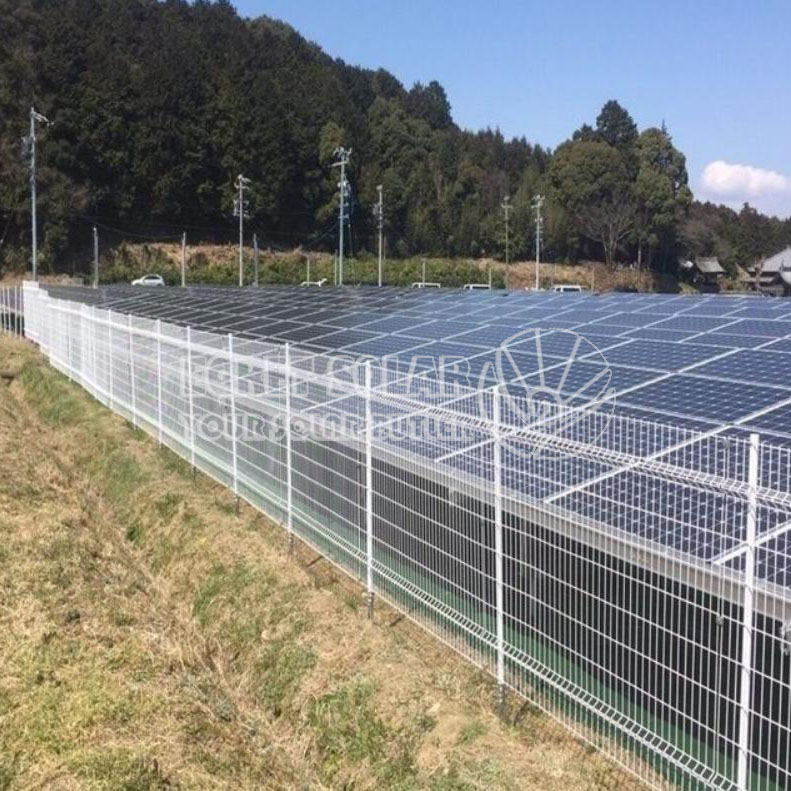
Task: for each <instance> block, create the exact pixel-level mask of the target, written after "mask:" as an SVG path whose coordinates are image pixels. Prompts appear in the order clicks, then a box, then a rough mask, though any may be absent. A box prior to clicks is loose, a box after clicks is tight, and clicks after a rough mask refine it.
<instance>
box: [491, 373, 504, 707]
mask: <svg viewBox="0 0 791 791" xmlns="http://www.w3.org/2000/svg"><path fill="white" fill-rule="evenodd" d="M492 418H493V423H494V446H493V448H492V454H493V458H492V462H493V463H492V475H493V478H494V481H493V482H494V503H493V505H494V514H493V516H494V587H495V623H496V625H495V629H496V636H495V637H496V646H497V707H498V709H499V711H500V713H501V714H502V713H503V709H504V706H505V628H504V621H505V618H504V612H503V611H504V602H503V599H504V597H503V489H502V486H503V447H502V436H501V426H500V423H501V419H502V416H501V414H500V388H499V387H495V388H494V389H493V390H492Z"/></svg>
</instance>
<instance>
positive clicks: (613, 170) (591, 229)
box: [550, 141, 634, 266]
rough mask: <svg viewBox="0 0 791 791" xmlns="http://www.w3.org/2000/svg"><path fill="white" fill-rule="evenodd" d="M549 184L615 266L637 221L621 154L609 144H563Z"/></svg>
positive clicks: (630, 186)
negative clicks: (620, 249)
mask: <svg viewBox="0 0 791 791" xmlns="http://www.w3.org/2000/svg"><path fill="white" fill-rule="evenodd" d="M550 183H551V185H552V189H553V192H554V195H555V197H556V199H557V200H558V202H559V203H560V205H561V206H562V207H563V208H564V209H565V210H566V211H567V212H568V214H569V216H570V217H571V219H572V222H573V223H574V225H575V226H576V228H577V229H578V230H579V232H580V233H582V234H583V235H584V236H586V237H587V238H588V239H591V240H592V241H595V242H598V243H599V244H601V246H602V249H603V250H604V258H605V261H606V262H607V264H608V265H610V266H612V265H613V264H614V263H615V256H616V252H617V250H618V247H619V245H620V244H621V243H622V241H623V240H624V239H625V238H626V237H627V236H628V234H629V232H630V231H631V229H632V226H633V223H634V204H633V196H632V185H631V182H630V180H629V174H628V171H627V168H626V165H625V163H624V158H623V157H622V155H621V153H620V152H619V151H618V150H617V149H616V148H614V147H613V146H611V145H609V144H607V143H601V142H585V141H582V142H569V143H564V144H563V145H561V146H560V147H559V148H558V150H557V151H556V153H555V157H554V159H553V161H552V165H551V167H550Z"/></svg>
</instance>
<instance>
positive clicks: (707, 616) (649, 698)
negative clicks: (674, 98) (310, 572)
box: [2, 284, 791, 791]
mask: <svg viewBox="0 0 791 791" xmlns="http://www.w3.org/2000/svg"><path fill="white" fill-rule="evenodd" d="M2 304H5V303H2ZM24 319H25V321H24V327H25V334H26V335H27V337H29V338H31V339H32V340H34V341H35V342H37V343H38V344H39V346H40V348H41V349H42V351H43V352H44V353H45V354H46V355H47V356H48V358H49V360H50V362H51V364H52V365H53V366H54V367H55V368H57V369H58V370H60V371H62V372H63V373H64V374H65V375H67V376H69V377H70V378H71V379H73V380H74V381H75V382H77V383H79V384H80V385H81V386H83V387H84V388H85V389H87V390H88V391H89V392H90V393H92V394H93V395H94V396H95V397H96V398H97V399H98V400H99V401H101V402H102V403H103V404H105V405H107V406H108V407H110V408H111V409H113V410H115V411H116V412H118V413H119V414H121V415H123V416H124V417H126V418H127V419H128V420H130V421H131V422H133V423H134V424H135V425H136V426H137V427H139V428H140V429H142V430H144V431H146V432H148V433H149V434H150V435H151V436H152V437H154V438H155V439H156V440H157V441H158V442H160V443H161V444H163V445H167V446H168V447H170V448H171V449H172V450H173V451H174V452H176V453H177V454H179V455H180V456H181V457H183V458H185V459H187V460H188V461H189V462H190V463H191V464H192V465H193V466H194V467H196V468H199V469H200V470H202V471H203V472H205V473H206V474H207V475H209V476H211V477H212V478H214V479H216V480H217V481H220V482H221V483H222V484H224V485H226V486H228V487H229V488H230V489H231V490H232V491H233V493H234V494H235V495H236V496H237V497H238V498H240V499H243V500H245V501H247V502H249V503H250V504H252V505H253V506H255V507H256V508H258V509H260V510H261V511H263V512H264V513H266V514H268V515H269V516H270V517H271V518H272V519H274V520H276V521H279V522H280V523H281V524H282V525H283V526H284V528H285V529H286V530H287V532H288V534H289V536H290V537H294V536H298V537H299V538H300V539H302V540H303V541H305V542H306V543H308V544H310V545H311V546H312V547H314V548H315V549H316V550H317V551H319V552H321V553H322V554H323V555H324V556H325V557H327V558H328V559H329V560H330V561H332V562H333V563H335V564H336V565H337V566H339V567H340V568H341V569H342V570H343V571H345V572H346V573H348V574H350V575H352V576H353V577H355V578H356V579H358V580H359V581H360V582H361V583H362V585H363V586H364V587H365V590H366V594H367V597H368V603H369V609H372V608H373V606H374V597H381V598H382V599H384V600H386V601H387V602H389V603H390V604H391V605H393V606H394V607H396V608H398V609H399V610H400V611H401V612H403V613H404V614H405V615H406V616H407V617H409V618H411V619H412V620H414V621H416V622H417V623H419V624H421V625H422V626H423V627H425V628H427V629H429V630H430V631H431V632H432V633H433V634H435V635H436V636H437V637H438V638H439V639H440V640H442V641H444V642H445V643H446V644H448V645H449V646H451V647H452V648H453V649H455V650H456V651H458V652H459V653H460V654H462V655H463V656H464V657H465V658H467V659H468V660H469V661H471V662H474V663H475V664H476V665H478V666H480V667H482V668H484V669H486V670H487V671H488V672H490V673H491V674H492V675H493V677H494V678H495V679H496V681H497V684H498V688H499V689H500V691H501V692H502V691H504V690H506V689H511V690H513V691H514V692H516V693H518V694H519V695H522V696H524V697H525V698H527V699H529V700H531V701H532V702H533V703H534V704H536V705H537V706H539V707H541V708H542V709H544V710H546V711H547V712H549V713H550V714H551V715H552V716H554V717H556V718H557V719H559V720H560V721H562V722H563V723H564V724H566V725H567V726H568V727H569V728H570V729H572V730H573V731H574V732H576V733H577V734H579V735H580V736H581V737H582V738H584V739H586V740H588V741H590V742H591V743H592V744H594V745H596V746H597V747H599V748H600V749H602V750H603V751H604V752H606V753H607V754H608V755H610V756H611V757H612V758H613V759H615V760H616V761H618V762H619V763H620V764H621V765H623V766H624V767H626V768H627V769H628V770H629V771H631V772H633V773H634V774H636V775H637V776H638V777H640V778H642V779H643V780H644V781H645V782H646V783H647V784H648V785H650V786H653V787H656V788H674V787H681V788H695V789H698V788H717V789H735V790H737V791H746V789H752V790H757V789H762V790H763V789H766V791H775V790H776V791H780V789H784V788H788V787H789V786H790V785H791V757H790V756H791V724H789V716H790V714H789V712H791V684H790V679H791V658H789V645H790V642H789V641H790V640H791V595H789V594H790V589H789V586H790V585H791V530H789V528H791V451H790V450H789V449H788V448H783V447H778V446H776V445H768V444H765V443H764V444H761V443H759V441H758V437H757V436H756V435H750V436H746V435H744V434H739V433H734V432H728V431H722V430H716V431H711V432H708V433H705V434H704V433H700V432H694V431H690V430H689V429H685V428H681V427H677V426H668V425H664V424H659V423H650V422H646V421H640V420H635V419H633V418H629V417H624V416H621V415H612V414H608V413H607V411H606V410H599V409H586V410H580V409H574V408H569V407H562V406H558V405H555V406H552V407H544V408H542V409H541V410H540V411H539V412H536V411H535V410H533V411H531V407H533V406H534V405H533V404H531V403H528V399H527V398H526V397H524V396H523V395H521V394H520V393H518V392H515V391H514V389H513V388H510V389H509V388H508V387H503V386H494V387H492V388H489V389H487V390H482V391H478V390H472V389H466V388H465V387H464V386H463V385H459V384H458V383H454V384H455V385H457V386H455V387H454V388H453V392H452V393H448V392H447V391H446V385H447V382H443V381H440V380H438V379H437V378H436V377H434V376H432V375H431V374H427V373H423V374H406V375H405V374H404V372H403V371H393V370H390V369H388V367H387V366H386V365H383V364H377V363H376V362H375V361H371V360H362V361H359V360H348V359H343V358H342V357H339V356H337V355H318V354H315V353H312V352H308V351H307V350H303V349H300V348H297V347H293V346H289V345H288V344H286V345H280V344H276V343H266V342H261V341H252V340H247V339H244V338H239V337H234V336H233V335H224V334H214V333H206V332H200V331H197V330H194V329H192V328H190V327H185V326H177V325H172V324H168V323H165V322H161V321H159V320H150V319H146V318H142V317H137V316H133V315H121V314H115V313H113V312H112V311H109V310H102V309H99V308H96V307H93V306H89V305H85V304H80V303H77V302H70V301H68V300H63V299H53V298H51V297H50V296H49V295H48V294H47V293H46V291H45V290H44V289H42V288H39V287H37V286H36V285H35V284H29V285H27V286H26V287H25V289H24ZM526 415H530V418H529V419H526V417H525V416H526ZM432 427H433V429H432ZM429 429H432V430H429Z"/></svg>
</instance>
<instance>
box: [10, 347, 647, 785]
mask: <svg viewBox="0 0 791 791" xmlns="http://www.w3.org/2000/svg"><path fill="white" fill-rule="evenodd" d="M0 369H2V370H4V371H6V372H7V373H8V372H10V374H11V375H10V376H7V377H5V378H4V379H3V380H0V470H2V474H1V475H0V667H2V669H3V670H2V674H0V789H3V790H4V789H17V788H18V789H33V788H57V789H77V788H79V789H82V788H103V789H104V788H112V789H128V790H131V791H134V790H136V789H158V788H172V787H180V788H185V789H187V788H189V789H193V788H196V789H202V788H207V789H208V788H212V789H215V788H227V789H261V788H264V789H324V788H337V789H404V790H405V791H406V789H423V788H425V789H434V790H435V791H461V790H462V789H493V788H497V789H534V788H540V789H542V790H543V791H554V790H555V789H558V791H560V790H561V789H562V790H563V791H577V790H581V789H597V788H608V789H615V788H618V789H623V788H629V787H633V786H634V785H635V784H634V783H633V781H632V780H631V779H630V778H629V777H627V776H625V775H623V774H621V773H620V772H619V771H618V770H617V769H615V768H614V767H613V766H612V765H611V764H610V763H608V762H607V761H606V760H605V759H604V758H602V757H601V756H599V755H598V754H596V753H593V752H591V751H590V750H589V749H587V748H586V747H585V746H583V745H581V744H580V743H578V742H577V741H575V740H574V739H573V738H572V737H570V736H569V735H568V734H567V733H566V732H565V731H564V730H563V729H562V728H560V727H559V726H557V725H556V724H554V723H553V722H552V721H551V720H549V719H548V718H546V717H544V716H543V715H540V714H537V713H533V712H528V713H527V715H526V716H525V717H523V718H522V719H521V721H520V724H519V725H518V726H512V725H506V724H503V723H502V722H501V721H500V720H498V719H497V718H496V717H495V716H494V714H493V712H492V710H491V706H490V702H491V692H492V690H491V686H490V684H489V681H488V680H487V679H486V678H485V677H483V676H482V675H481V674H480V673H478V672H477V671H476V670H475V669H474V668H473V667H471V666H469V665H467V664H465V663H464V662H462V661H461V660H460V659H458V658H457V657H455V655H452V654H451V653H450V652H449V651H446V650H445V649H443V648H442V647H441V646H440V645H439V644H438V643H437V642H436V641H434V640H433V639H432V638H430V637H429V636H428V635H426V634H424V633H422V632H421V631H420V630H418V629H417V628H416V627H414V626H411V625H409V624H408V623H405V622H403V621H400V622H397V623H395V625H393V624H394V622H396V620H397V619H395V618H394V614H393V612H392V611H388V610H387V608H385V607H380V608H378V610H377V615H376V618H375V620H374V622H373V623H371V622H369V621H368V620H367V619H366V617H365V613H364V608H362V606H361V605H362V598H361V594H360V591H359V589H358V588H356V587H355V586H354V585H353V584H351V583H349V582H347V581H346V580H345V579H344V578H341V577H339V575H338V574H336V572H334V571H333V570H332V568H331V567H330V566H328V565H327V564H326V563H325V562H323V561H318V562H313V561H315V555H313V554H312V553H311V552H310V551H309V550H307V549H304V548H302V549H300V548H299V547H298V549H297V551H296V552H295V554H294V555H293V556H290V555H289V554H288V552H287V547H286V546H285V543H284V535H283V532H282V530H281V528H279V527H278V526H275V525H273V524H271V523H270V522H268V521H267V520H266V519H264V518H263V517H262V516H260V515H258V514H256V513H255V512H254V511H253V510H252V509H250V508H247V507H244V508H243V509H242V513H241V515H240V516H239V517H236V516H234V513H233V507H232V502H231V498H230V494H229V493H228V492H227V491H225V490H224V489H222V488H221V487H219V486H216V485H214V484H212V483H211V482H209V481H208V480H206V479H204V478H202V477H198V478H197V479H195V480H193V477H192V475H191V471H190V470H189V468H188V466H187V465H185V464H184V463H183V462H181V461H180V460H179V459H177V458H176V457H175V456H173V455H172V454H171V453H170V452H168V451H165V450H161V449H159V448H157V447H156V444H155V443H153V442H152V441H151V440H149V439H148V438H147V437H145V436H143V435H141V434H139V433H136V432H134V431H133V430H132V429H131V428H130V427H129V426H128V425H127V424H125V423H124V422H123V421H122V420H121V419H120V418H118V417H116V416H114V415H112V414H110V413H109V412H108V411H107V410H105V409H104V408H102V407H101V406H99V405H98V404H96V403H95V402H93V401H92V400H91V399H90V398H89V396H87V394H85V393H84V392H83V391H82V390H80V388H78V387H77V386H75V385H72V384H71V383H69V382H68V381H67V380H65V379H64V378H63V377H61V376H60V375H58V374H57V373H56V372H54V371H53V370H52V369H50V368H49V367H47V366H46V365H45V364H44V363H43V361H42V359H41V358H40V357H39V355H38V354H37V352H35V351H34V350H33V348H32V347H30V346H28V345H26V344H23V343H22V342H18V341H12V340H9V339H0ZM4 382H8V383H4Z"/></svg>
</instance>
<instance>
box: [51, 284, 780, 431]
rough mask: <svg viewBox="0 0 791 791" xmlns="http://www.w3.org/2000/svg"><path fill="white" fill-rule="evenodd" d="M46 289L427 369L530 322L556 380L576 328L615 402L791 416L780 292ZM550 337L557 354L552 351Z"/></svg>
mask: <svg viewBox="0 0 791 791" xmlns="http://www.w3.org/2000/svg"><path fill="white" fill-rule="evenodd" d="M49 292H50V294H51V295H52V296H59V295H60V296H64V297H68V298H70V299H78V300H80V301H84V302H89V303H92V304H96V305H97V306H99V307H103V308H110V309H112V310H113V311H117V312H121V313H133V314H135V315H138V316H145V317H150V318H159V319H161V320H162V321H168V322H172V323H175V324H189V325H191V326H192V327H193V328H195V329H202V330H206V331H210V332H218V331H219V332H230V333H233V334H234V335H235V336H237V337H239V338H250V339H266V340H273V341H279V342H283V343H285V342H290V343H293V344H295V345H298V346H299V347H301V348H303V349H307V350H313V351H316V352H342V353H344V354H353V355H371V356H373V357H376V358H386V357H392V356H394V355H399V356H404V357H410V356H413V355H414V356H415V357H416V358H420V359H422V360H423V361H424V363H425V365H429V364H430V363H429V361H430V359H431V358H439V357H444V358H450V357H458V358H466V359H469V360H471V361H476V360H477V361H483V360H484V359H485V356H486V355H487V354H490V353H491V352H492V350H494V349H495V348H496V347H497V346H498V345H499V344H501V343H503V342H504V341H506V340H507V339H509V338H511V337H512V336H514V335H515V334H517V333H519V332H521V331H523V330H526V329H528V328H536V329H539V330H541V331H542V333H543V334H542V338H543V342H542V350H541V357H540V359H538V360H536V369H535V371H534V372H533V373H534V374H536V375H539V373H540V371H542V370H543V371H546V372H547V374H548V375H549V376H550V378H551V377H552V374H549V371H554V372H555V374H554V376H555V378H556V379H559V378H560V377H561V376H562V371H563V366H564V363H565V362H566V361H567V359H568V354H569V351H570V349H569V348H568V342H567V341H566V340H565V339H564V337H562V336H561V337H559V334H558V333H554V334H553V333H552V330H553V329H566V330H572V331H573V332H575V333H579V334H580V335H582V336H583V337H584V338H585V339H586V340H588V341H590V343H591V344H593V345H594V346H595V347H596V348H597V349H598V350H600V351H601V352H602V354H603V356H604V358H605V359H606V361H607V363H608V365H609V368H610V370H611V371H612V385H613V386H614V387H615V389H616V392H617V407H616V408H617V409H620V410H624V411H628V413H629V414H631V415H634V416H642V417H646V418H650V419H660V420H661V419H666V420H668V421H672V422H676V420H677V419H692V420H694V421H695V422H696V424H698V425H700V426H701V427H704V426H710V427H715V426H721V425H723V424H734V425H738V426H742V427H744V428H745V429H747V430H757V431H760V432H761V433H762V434H763V435H765V436H766V437H767V438H771V439H773V440H775V441H783V440H788V439H791V423H789V422H787V421H786V420H785V417H786V416H787V415H789V413H791V302H786V301H784V300H780V299H758V298H752V297H726V296H717V295H710V296H702V297H691V296H676V295H659V294H650V295H649V294H646V295H643V294H611V295H605V296H595V295H573V294H543V293H542V294H534V293H527V292H514V291H491V292H482V291H476V292H460V291H456V290H448V291H427V290H423V289H394V288H382V289H366V288H358V289H332V288H324V289H306V288H260V289H244V290H237V289H224V288H203V287H198V288H187V289H148V290H143V289H141V288H137V289H133V288H129V287H123V286H120V287H109V288H103V289H98V290H93V289H74V288H57V287H50V288H49ZM553 335H554V337H553ZM553 340H554V341H556V342H557V343H559V344H560V346H559V347H558V348H552V342H553ZM564 344H565V345H564ZM593 354H594V352H592V351H591V352H590V353H589V356H593ZM580 362H582V359H580ZM418 364H419V363H418ZM554 366H557V367H554ZM522 373H523V374H524V373H528V375H529V373H530V372H526V371H525V370H522ZM578 382H579V378H578V377H576V378H575V377H566V380H565V381H564V382H559V381H555V382H554V384H553V386H554V387H558V388H559V389H560V391H561V392H563V394H564V395H565V396H573V395H574V393H575V390H576V387H575V385H577V384H578Z"/></svg>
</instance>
